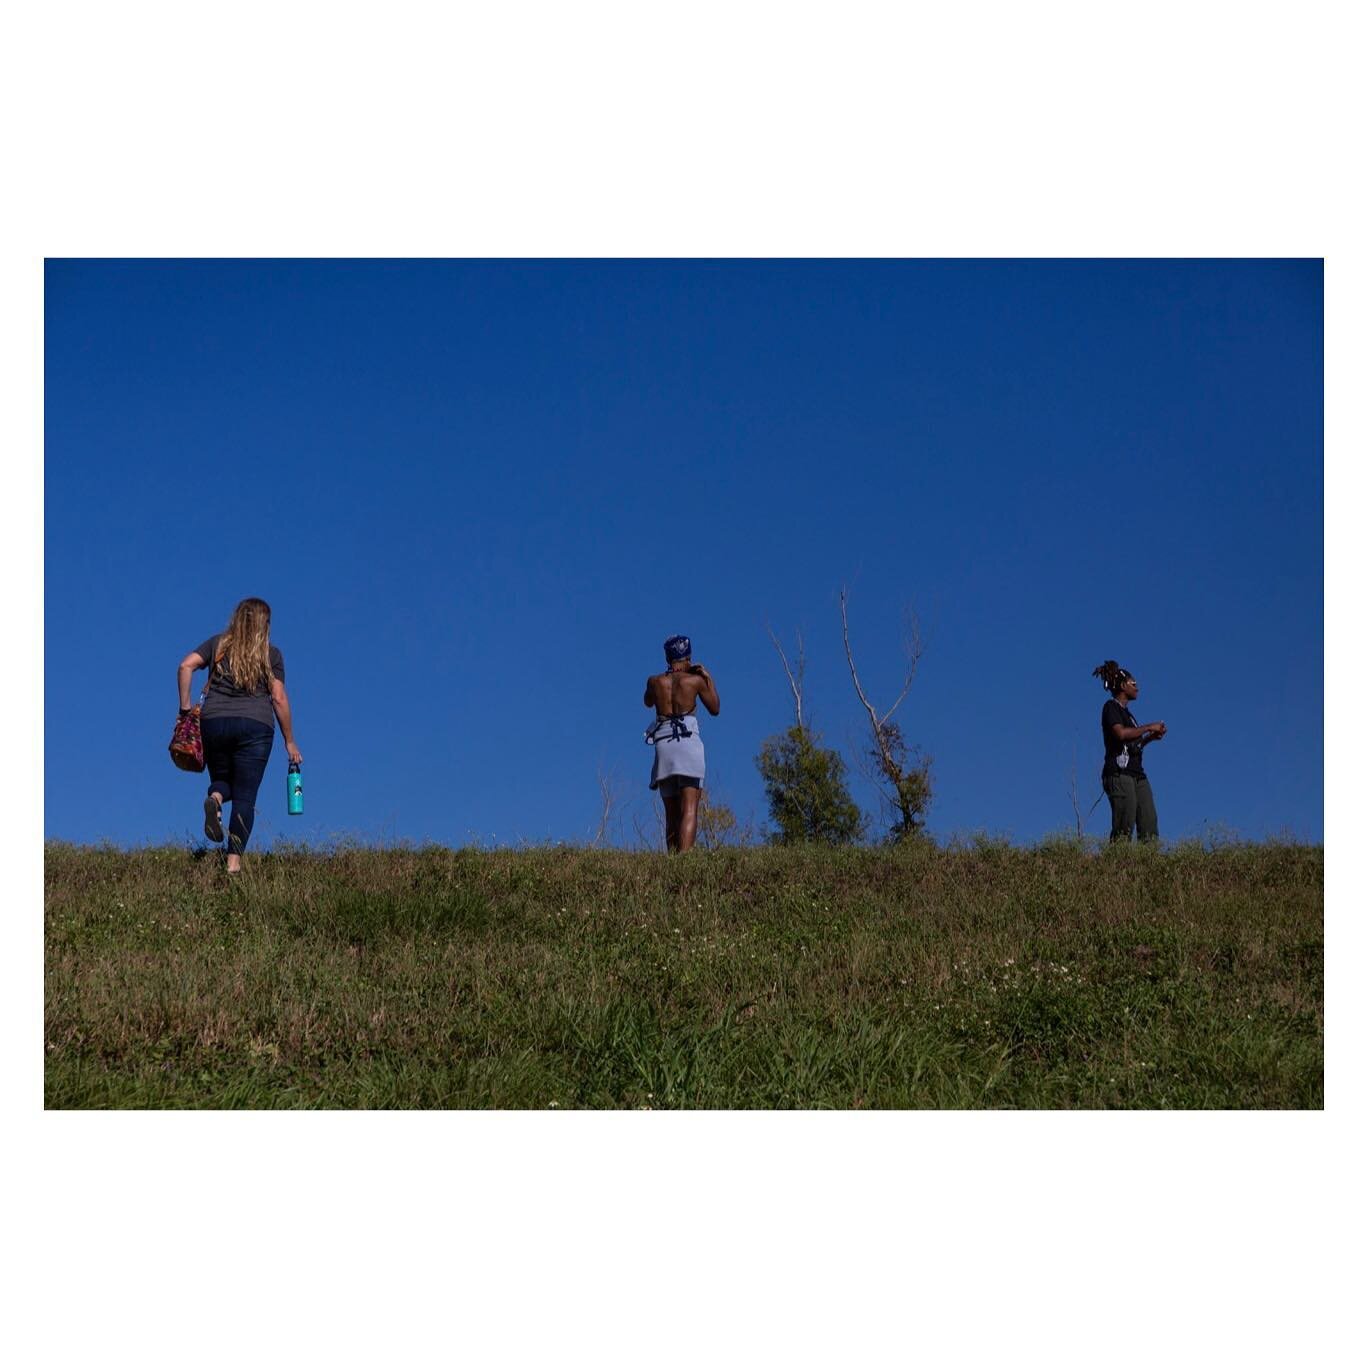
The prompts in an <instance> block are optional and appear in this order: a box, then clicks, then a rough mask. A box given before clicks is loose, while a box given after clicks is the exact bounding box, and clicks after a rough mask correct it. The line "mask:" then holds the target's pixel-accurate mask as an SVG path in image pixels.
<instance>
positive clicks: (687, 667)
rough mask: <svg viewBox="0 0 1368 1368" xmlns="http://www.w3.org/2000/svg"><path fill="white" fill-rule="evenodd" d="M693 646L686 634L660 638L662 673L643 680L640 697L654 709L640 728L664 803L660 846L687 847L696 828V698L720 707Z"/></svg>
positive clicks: (699, 781) (699, 762) (699, 759)
mask: <svg viewBox="0 0 1368 1368" xmlns="http://www.w3.org/2000/svg"><path fill="white" fill-rule="evenodd" d="M692 653H693V646H692V644H691V643H690V641H689V638H688V637H686V636H672V637H671V638H670V639H669V640H668V641H667V642H666V643H665V663H666V665H667V666H668V668H667V669H666V671H665V673H664V674H657V675H651V676H650V678H649V679H647V681H646V694H645V696H644V697H643V699H642V702H643V703H644V704H645V705H646V706H647V707H648V708H654V709H655V710H656V718H655V721H654V722H652V723H651V725H650V726H649V727H648V728H647V729H646V741H647V743H648V744H649V745H650V746H651V747H652V748H653V751H654V758H653V759H652V762H651V787H652V788H653V789H659V790H660V796H661V798H662V799H663V800H664V803H665V847H666V849H667V850H672V851H673V850H679V851H683V850H688V849H689V848H690V847H691V846H692V845H693V843H694V837H695V835H696V834H697V832H698V798H699V795H700V793H701V792H702V790H703V775H704V764H703V738H702V737H701V736H700V735H699V732H698V712H697V709H698V704H699V702H700V700H701V701H702V704H703V706H704V707H705V708H707V710H708V711H709V712H710V713H712V715H713V716H714V717H716V716H717V714H718V713H719V712H720V711H721V710H722V704H721V702H720V701H719V700H718V697H717V685H716V684H714V683H713V677H712V675H710V674H709V673H708V671H707V670H706V669H704V668H703V666H702V665H695V664H694V663H693V660H692V659H691V656H692Z"/></svg>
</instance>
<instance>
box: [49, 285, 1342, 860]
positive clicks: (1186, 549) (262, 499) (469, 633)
mask: <svg viewBox="0 0 1368 1368" xmlns="http://www.w3.org/2000/svg"><path fill="white" fill-rule="evenodd" d="M46 288H47V298H46V420H45V421H46V462H45V484H46V488H45V501H46V517H45V567H46V571H45V573H46V584H45V593H46V604H45V657H46V694H45V702H46V708H47V717H48V722H49V725H48V732H47V735H46V738H45V759H46V806H45V821H46V830H47V834H48V835H49V836H50V837H54V838H61V839H67V840H74V841H98V840H111V841H114V842H117V843H120V844H141V843H144V842H159V841H164V840H174V841H179V840H183V839H187V838H193V837H195V836H197V834H198V827H199V821H198V817H199V799H200V797H201V796H202V790H203V782H202V780H201V779H200V778H199V777H197V776H189V775H184V774H181V773H179V772H177V771H176V770H174V769H173V768H172V766H171V764H170V761H169V760H168V759H167V757H166V753H165V746H166V742H167V739H168V737H169V734H170V727H171V723H172V720H173V718H174V709H175V702H176V695H175V667H176V663H177V661H178V660H179V659H180V657H181V655H183V654H184V653H185V652H186V651H187V650H189V649H191V648H193V647H194V646H195V645H197V644H198V643H199V642H200V641H201V640H203V639H204V638H205V637H206V636H208V635H209V634H210V633H211V632H213V631H216V630H218V629H219V628H221V627H222V625H223V624H224V622H225V621H226V619H227V617H228V614H229V612H230V611H231V608H232V606H233V604H234V603H235V602H236V601H237V600H238V599H239V598H241V597H244V596H246V595H249V594H256V595H260V596H261V597H264V598H266V599H267V600H269V601H270V603H271V604H272V607H273V610H274V626H273V639H274V640H275V641H276V642H277V644H278V645H279V646H280V647H281V648H282V650H283V651H284V653H285V659H286V665H287V673H288V680H289V689H290V694H291V698H292V701H293V705H294V711H295V718H296V737H297V740H298V742H299V745H300V747H301V749H302V750H303V752H304V757H305V766H304V768H305V775H306V794H307V811H306V814H305V816H304V817H303V818H293V819H289V818H287V817H286V816H285V803H284V795H283V787H284V783H283V775H284V764H285V761H284V754H283V747H282V746H281V744H280V742H279V738H277V743H276V748H275V751H274V753H273V755H272V760H271V766H270V769H269V770H268V772H267V777H266V783H265V785H264V787H263V793H262V798H261V800H260V806H259V817H258V826H257V832H258V835H257V837H255V838H254V842H255V841H259V842H261V843H262V844H267V843H269V841H270V840H271V839H272V838H273V837H275V836H280V835H287V836H290V837H296V838H300V839H308V840H329V839H332V838H336V837H340V836H347V837H352V838H356V839H360V840H363V841H387V840H394V839H413V840H427V839H431V840H437V841H442V842H447V843H454V844H460V843H463V842H466V841H469V840H480V841H484V842H489V841H496V842H499V843H511V842H516V841H519V840H527V841H543V840H548V839H551V840H568V841H581V840H584V839H586V838H587V837H588V836H590V835H591V834H592V833H593V831H594V829H595V827H596V825H597V822H598V815H599V805H600V795H599V782H598V776H599V773H600V772H602V773H604V774H606V775H608V776H609V778H610V780H611V781H612V782H613V783H614V784H615V785H616V787H617V788H618V790H619V792H620V795H621V801H620V805H619V809H618V818H617V821H616V823H615V828H614V830H615V835H616V836H617V837H618V838H619V839H624V840H628V839H632V838H634V836H635V834H636V830H637V828H638V827H640V828H641V829H642V830H646V831H650V830H652V829H653V823H654V816H653V811H654V809H653V806H652V799H651V797H650V795H649V793H648V791H647V789H646V780H647V773H648V766H649V759H650V755H649V751H648V749H647V748H646V746H645V745H643V743H642V740H641V732H642V729H643V727H644V725H645V722H646V720H647V713H646V710H645V709H644V708H643V707H642V706H641V702H640V698H641V686H642V681H643V680H644V678H645V676H646V674H647V673H648V672H649V671H652V670H654V669H656V668H658V662H659V661H660V643H661V642H662V641H663V640H664V638H665V637H666V636H668V635H670V634H672V633H674V632H677V631H682V632H687V633H689V634H690V635H692V637H693V639H694V643H695V654H696V657H697V658H698V659H700V660H701V661H703V662H704V663H705V664H707V665H708V666H709V667H710V668H711V669H712V670H713V672H714V674H715V676H716V679H717V682H718V686H719V689H720V692H721V696H722V704H723V708H722V715H721V717H720V718H718V719H717V720H716V721H707V722H706V723H705V736H706V739H707V742H708V746H709V771H710V781H711V786H712V789H713V792H714V796H715V797H717V798H719V799H721V800H723V801H725V802H727V803H729V804H730V805H731V806H733V807H734V808H735V810H736V811H737V813H738V815H739V816H740V817H741V818H742V819H743V820H744V819H746V818H752V819H753V820H754V821H755V822H756V824H757V826H758V825H762V824H763V822H764V816H765V813H764V799H763V793H762V790H761V787H760V783H759V779H758V776H757V774H756V772H755V767H754V756H755V754H756V751H757V749H758V748H759V745H760V742H761V740H762V739H763V738H764V737H765V736H766V735H768V734H770V733H772V732H774V731H777V730H779V729H781V728H782V727H783V726H785V725H786V724H787V722H788V720H789V718H790V716H791V713H790V705H789V698H788V693H787V687H786V684H785V681H784V678H783V674H782V672H781V669H780V667H779V664H778V661H777V658H776V657H775V655H774V653H773V650H772V648H771V646H770V644H769V642H768V640H767V638H766V635H765V626H766V622H767V621H768V622H770V623H772V624H773V625H774V627H775V629H776V630H777V631H779V632H780V633H781V634H787V636H788V637H789V639H790V640H791V636H792V632H793V630H794V629H795V628H797V627H802V628H803V629H804V631H805V635H806V638H807V643H808V655H809V669H808V708H809V712H810V714H811V717H812V720H813V721H814V723H815V725H816V726H817V728H818V729H819V730H820V731H821V732H822V733H823V734H824V736H825V739H826V741H827V743H828V744H833V745H836V746H838V747H840V748H841V749H842V750H843V751H844V752H845V753H846V754H847V755H851V754H852V753H853V752H854V751H855V750H856V749H857V748H858V747H859V746H860V745H861V744H862V741H863V737H862V732H861V727H862V725H863V715H862V712H861V710H860V708H859V704H858V702H857V700H856V698H855V696H854V694H853V691H852V689H851V686H850V681H849V676H848V674H847V672H846V667H845V660H844V656H843V654H842V648H841V639H840V620H839V615H838V609H837V592H838V590H839V588H840V586H841V585H842V584H843V583H848V584H849V585H850V586H851V591H852V599H851V614H852V618H851V625H852V633H853V637H854V644H855V648H856V652H857V662H858V664H859V666H860V671H861V676H862V679H863V680H864V682H865V684H866V685H867V687H868V689H869V691H870V692H871V694H872V695H873V696H874V698H875V701H876V702H877V701H880V700H888V699H890V698H891V695H892V694H893V693H894V692H896V688H897V684H898V680H899V676H900V661H899V653H898V641H899V631H898V619H899V614H900V611H901V609H902V607H903V605H905V604H910V605H912V606H913V607H914V608H915V609H916V610H917V611H918V613H919V615H920V617H921V620H922V624H923V630H924V634H925V638H926V650H925V655H924V657H923V660H922V665H921V668H920V671H919V674H918V677H917V680H916V682H915V684H914V685H913V688H912V691H911V693H910V695H909V697H908V699H907V701H906V703H905V704H904V705H903V708H902V709H901V710H900V712H899V714H898V716H899V718H900V719H901V721H902V722H903V725H904V727H905V729H906V731H907V732H908V734H909V736H910V737H911V738H912V739H913V740H915V741H916V742H918V743H920V744H921V745H922V746H923V747H924V748H925V750H926V751H927V752H928V753H929V754H930V755H931V756H932V757H933V780H934V784H935V798H934V802H933V806H932V809H931V814H930V828H931V830H932V831H933V833H935V834H937V835H938V836H942V837H944V836H948V835H950V834H954V833H967V832H972V831H976V830H984V831H988V832H991V833H996V834H1004V835H1008V836H1011V837H1012V838H1013V839H1016V840H1019V841H1032V840H1035V839H1038V838H1039V837H1041V836H1042V835H1044V834H1046V833H1048V832H1052V831H1058V830H1061V829H1064V828H1067V827H1071V826H1072V822H1073V812H1072V808H1071V805H1070V800H1069V792H1068V790H1069V775H1070V769H1071V767H1072V766H1073V765H1074V763H1075V759H1076V764H1077V773H1078V782H1079V789H1080V793H1081V795H1082V798H1083V802H1084V806H1085V807H1086V806H1087V805H1089V804H1091V803H1092V801H1093V798H1094V797H1096V796H1097V794H1098V791H1099V789H1098V779H1097V775H1098V771H1099V769H1100V764H1101V741H1100V730H1099V726H1098V718H1099V715H1100V710H1101V705H1102V703H1103V701H1104V698H1105V695H1104V694H1103V692H1102V690H1101V688H1100V686H1099V685H1098V684H1097V682H1096V681H1095V680H1094V679H1092V678H1091V670H1092V667H1093V666H1094V665H1095V664H1097V663H1098V662H1099V661H1101V660H1102V659H1103V658H1105V657H1108V656H1112V657H1115V658H1117V659H1118V660H1120V661H1121V663H1122V664H1124V665H1126V666H1127V667H1128V668H1130V669H1131V670H1133V671H1134V672H1135V673H1136V674H1137V675H1138V676H1139V678H1140V680H1141V683H1142V695H1141V698H1142V701H1141V705H1140V706H1139V707H1138V709H1137V713H1138V714H1139V715H1140V717H1141V720H1149V719H1151V718H1158V717H1162V718H1163V719H1164V720H1165V721H1167V722H1168V724H1169V728H1170V732H1169V736H1168V737H1167V739H1166V740H1165V741H1164V742H1163V743H1162V744H1161V745H1159V746H1156V747H1154V748H1153V749H1152V750H1151V751H1149V752H1148V753H1147V761H1146V764H1147V768H1148V769H1149V771H1150V774H1151V777H1152V780H1153V783H1154V788H1155V793H1156V798H1157V802H1158V809H1159V818H1160V827H1161V831H1162V832H1163V833H1164V835H1165V836H1167V837H1174V838H1177V837H1182V836H1197V835H1202V834H1203V833H1204V832H1206V831H1208V830H1209V829H1210V827H1211V826H1213V825H1214V826H1218V827H1224V828H1227V829H1230V830H1233V831H1237V832H1240V833H1242V834H1244V835H1247V836H1252V837H1259V836H1263V835H1267V834H1277V833H1284V832H1285V833H1289V834H1293V835H1296V836H1299V837H1303V838H1309V839H1320V838H1321V835H1322V820H1323V797H1322V754H1323V702H1322V700H1323V668H1322V650H1323V538H1322V504H1323V492H1324V485H1323V438H1322V270H1321V265H1320V263H1319V262H1314V261H1290V262H1260V261H1250V262H1222V261H1152V262H1108V261H1081V262H1066V261H1015V262H974V261H952V262H873V261H840V262H814V261H792V262H790V261H737V262H690V261H669V262H650V261H622V262H612V261H604V262H597V261H595V262H583V261H565V262H559V261H547V262H522V261H505V262H499V261H492V262H482V261H477V262H423V261H415V262H410V261H364V262H347V261H318V262H308V261H281V262H260V261H241V262H237V261H228V262H206V261H177V262H156V261H54V262H50V263H49V265H48V268H47V286H46ZM201 679H202V676H197V677H196V689H198V686H199V683H200V681H201ZM76 717H79V718H81V719H82V723H81V726H80V727H79V728H76V727H72V726H67V725H63V726H61V727H58V726H56V725H54V723H55V720H56V719H58V718H67V719H70V718H76ZM853 786H854V789H855V792H856V796H857V797H858V798H859V799H860V800H861V801H862V803H864V804H865V805H866V806H867V807H870V808H873V806H874V795H873V791H872V789H870V788H869V786H868V785H867V784H865V783H864V782H863V781H861V780H859V779H858V778H857V779H856V780H855V781H854V785H853ZM92 794H98V798H92V796H91V795H92ZM1105 809H1106V804H1105V801H1104V802H1103V803H1102V804H1101V805H1100V806H1099V807H1098V809H1097V810H1096V811H1095V812H1094V813H1093V815H1092V819H1091V821H1090V824H1089V830H1090V831H1092V832H1094V833H1101V832H1103V831H1105V826H1106V812H1105Z"/></svg>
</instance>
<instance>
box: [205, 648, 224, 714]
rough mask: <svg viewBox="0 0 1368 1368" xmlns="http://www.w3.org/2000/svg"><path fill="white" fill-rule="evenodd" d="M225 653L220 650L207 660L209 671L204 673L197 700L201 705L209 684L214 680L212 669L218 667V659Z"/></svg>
mask: <svg viewBox="0 0 1368 1368" xmlns="http://www.w3.org/2000/svg"><path fill="white" fill-rule="evenodd" d="M227 654H228V652H227V651H220V652H219V653H218V654H217V655H216V656H215V657H214V658H213V660H211V661H210V662H209V673H208V674H207V675H205V677H204V688H202V689H201V690H200V696H199V701H200V705H201V706H203V704H204V700H205V699H206V698H208V697H209V686H210V685H211V684H212V683H213V682H214V671H215V670H216V669H218V665H219V661H221V660H222V659H223V657H224V656H226V655H227Z"/></svg>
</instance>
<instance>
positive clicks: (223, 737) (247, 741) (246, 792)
mask: <svg viewBox="0 0 1368 1368" xmlns="http://www.w3.org/2000/svg"><path fill="white" fill-rule="evenodd" d="M200 735H201V737H203V739H204V758H205V760H206V761H207V762H208V765H209V792H210V793H217V794H218V795H219V798H220V800H221V801H222V802H224V803H228V802H231V803H232V804H233V817H232V820H231V821H230V822H229V823H228V851H229V853H230V854H233V855H241V854H242V852H243V849H244V848H245V847H246V845H247V838H248V837H249V836H250V835H251V834H252V823H253V822H254V821H255V820H256V796H257V789H259V788H260V787H261V776H262V775H263V774H265V773H266V761H267V760H269V759H270V758H271V743H272V742H273V741H274V740H275V728H274V727H268V726H267V725H266V724H265V723H264V722H258V721H256V720H255V719H254V718H251V717H206V718H205V719H204V720H203V721H202V722H201V723H200Z"/></svg>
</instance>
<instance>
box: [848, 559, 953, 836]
mask: <svg viewBox="0 0 1368 1368" xmlns="http://www.w3.org/2000/svg"><path fill="white" fill-rule="evenodd" d="M849 601H850V590H849V589H848V588H847V587H846V586H845V585H842V586H841V638H842V640H843V641H844V642H845V653H846V664H847V665H849V666H850V681H851V683H852V684H854V686H855V694H856V697H857V698H859V700H860V702H861V703H862V704H863V705H864V710H865V712H866V713H868V714H869V730H870V735H871V738H872V741H873V746H872V749H871V752H870V754H871V758H872V759H873V760H874V761H875V764H876V767H877V769H878V772H879V775H880V777H881V779H882V782H883V784H884V786H885V787H886V789H887V790H888V794H887V797H888V800H889V802H890V805H891V807H892V808H893V810H894V812H895V813H896V814H897V822H896V826H895V828H894V830H895V834H896V835H898V836H909V835H912V834H913V833H915V832H917V831H920V830H921V827H922V822H923V814H924V813H925V810H926V805H927V803H928V802H929V801H930V796H931V786H930V777H929V774H930V763H929V761H925V760H922V761H916V760H914V759H912V758H911V757H910V756H909V753H908V746H907V743H906V741H905V740H904V739H903V734H902V729H901V727H900V726H899V725H898V723H896V722H895V721H894V720H893V714H894V713H895V712H897V710H898V709H899V708H900V707H901V706H902V703H903V700H904V699H905V698H906V697H907V695H908V691H909V690H910V689H911V688H912V681H913V679H914V678H915V677H916V674H917V666H918V664H919V663H920V661H921V656H922V637H921V628H920V625H919V624H918V622H917V618H916V615H915V614H914V613H913V612H912V611H911V609H910V608H907V609H905V610H904V612H903V630H902V652H903V658H904V662H905V666H906V668H905V670H904V673H903V681H902V687H901V688H900V689H899V690H898V696H897V697H896V698H895V699H894V700H893V702H892V704H891V705H890V706H889V707H888V708H887V709H886V710H885V711H884V712H882V713H880V712H879V710H878V709H877V708H876V707H875V706H874V704H873V703H872V702H870V699H869V695H868V694H867V693H865V690H864V686H863V685H862V684H861V683H860V674H859V671H858V670H857V669H856V668H855V653H854V651H853V650H852V649H851V645H850V614H849V609H848V605H849Z"/></svg>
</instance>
